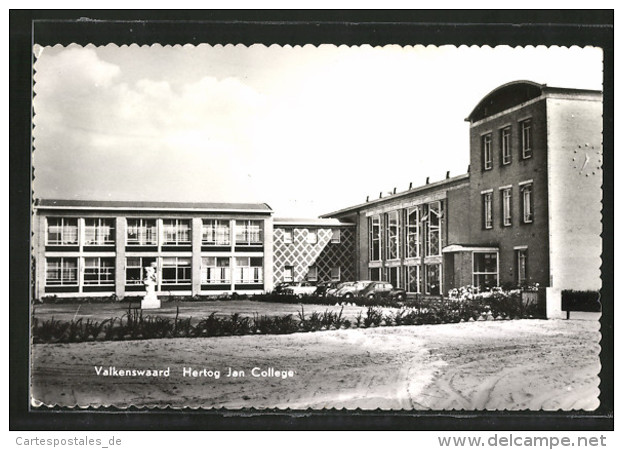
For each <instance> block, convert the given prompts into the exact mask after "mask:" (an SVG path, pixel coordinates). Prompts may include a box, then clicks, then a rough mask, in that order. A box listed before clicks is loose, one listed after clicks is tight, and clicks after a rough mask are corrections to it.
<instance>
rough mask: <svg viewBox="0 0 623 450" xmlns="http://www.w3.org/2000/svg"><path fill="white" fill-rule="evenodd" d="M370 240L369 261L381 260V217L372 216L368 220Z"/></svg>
mask: <svg viewBox="0 0 623 450" xmlns="http://www.w3.org/2000/svg"><path fill="white" fill-rule="evenodd" d="M368 229H369V233H370V235H369V239H370V243H369V245H370V247H369V250H370V255H369V256H370V261H380V260H381V217H380V216H372V217H370V218H369V219H368Z"/></svg>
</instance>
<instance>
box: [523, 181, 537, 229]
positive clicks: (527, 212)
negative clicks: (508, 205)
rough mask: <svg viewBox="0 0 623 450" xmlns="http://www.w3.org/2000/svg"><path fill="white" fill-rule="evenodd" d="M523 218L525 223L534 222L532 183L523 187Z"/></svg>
mask: <svg viewBox="0 0 623 450" xmlns="http://www.w3.org/2000/svg"><path fill="white" fill-rule="evenodd" d="M521 219H522V222H523V223H532V220H533V219H534V211H533V200H532V184H524V185H523V186H522V187H521Z"/></svg>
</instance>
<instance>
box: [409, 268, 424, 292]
mask: <svg viewBox="0 0 623 450" xmlns="http://www.w3.org/2000/svg"><path fill="white" fill-rule="evenodd" d="M421 284H422V280H421V278H420V266H407V292H420V286H421Z"/></svg>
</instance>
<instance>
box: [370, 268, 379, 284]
mask: <svg viewBox="0 0 623 450" xmlns="http://www.w3.org/2000/svg"><path fill="white" fill-rule="evenodd" d="M368 271H369V275H370V280H371V281H381V269H380V268H379V267H372V268H370V269H368Z"/></svg>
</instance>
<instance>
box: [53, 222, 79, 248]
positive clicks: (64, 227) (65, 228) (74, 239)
mask: <svg viewBox="0 0 623 450" xmlns="http://www.w3.org/2000/svg"><path fill="white" fill-rule="evenodd" d="M47 222H48V225H47V226H48V229H47V233H46V235H47V244H48V245H77V244H78V219H75V218H67V217H48V221H47Z"/></svg>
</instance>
